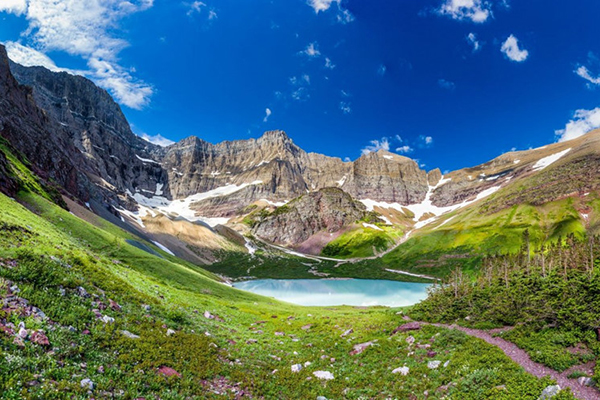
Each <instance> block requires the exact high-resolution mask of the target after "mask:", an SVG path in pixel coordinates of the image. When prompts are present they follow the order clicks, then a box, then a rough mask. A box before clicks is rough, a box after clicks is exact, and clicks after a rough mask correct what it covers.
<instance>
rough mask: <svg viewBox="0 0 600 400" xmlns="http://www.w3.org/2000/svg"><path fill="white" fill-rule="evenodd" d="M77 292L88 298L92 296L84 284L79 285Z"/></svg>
mask: <svg viewBox="0 0 600 400" xmlns="http://www.w3.org/2000/svg"><path fill="white" fill-rule="evenodd" d="M77 294H79V296H81V297H83V298H86V299H87V298H89V297H90V294H89V293H88V292H87V290H85V289H84V288H83V287H82V286H78V287H77Z"/></svg>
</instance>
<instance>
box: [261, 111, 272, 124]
mask: <svg viewBox="0 0 600 400" xmlns="http://www.w3.org/2000/svg"><path fill="white" fill-rule="evenodd" d="M271 114H272V112H271V109H270V108H265V117H264V118H263V122H267V121H268V120H269V117H270V116H271Z"/></svg>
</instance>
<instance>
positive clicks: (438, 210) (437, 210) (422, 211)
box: [359, 177, 500, 229]
mask: <svg viewBox="0 0 600 400" xmlns="http://www.w3.org/2000/svg"><path fill="white" fill-rule="evenodd" d="M448 181H450V178H448V179H443V177H442V179H441V180H440V181H439V182H438V184H437V185H435V186H429V190H428V191H427V194H426V195H425V200H423V202H421V203H419V204H411V205H408V206H405V205H402V204H399V203H385V202H377V201H374V200H370V199H365V200H359V201H360V202H361V203H363V204H364V205H365V206H366V207H367V210H368V211H373V208H374V207H381V208H391V209H395V210H398V211H402V212H404V211H403V210H402V209H407V210H410V211H411V212H412V213H413V214H414V221H416V224H415V226H414V229H419V228H422V227H424V226H425V225H428V224H430V223H432V222H433V221H435V220H436V219H437V218H438V217H439V216H440V215H443V214H446V213H449V212H451V211H454V210H458V209H459V208H463V207H466V206H468V205H470V204H472V203H475V202H476V201H478V200H481V199H483V198H485V197H488V196H490V195H492V194H493V193H495V192H496V191H497V190H499V189H500V186H494V187H491V188H488V189H486V190H484V191H482V192H481V193H479V194H478V195H477V197H475V199H473V200H471V201H464V202H462V203H459V204H454V205H451V206H446V207H438V206H435V205H433V204H432V202H431V195H432V194H433V191H434V190H435V189H437V188H438V187H440V186H442V185H444V184H445V183H447V182H448ZM428 214H430V215H433V216H432V217H431V218H427V219H426V220H424V221H421V219H422V217H423V216H424V215H428Z"/></svg>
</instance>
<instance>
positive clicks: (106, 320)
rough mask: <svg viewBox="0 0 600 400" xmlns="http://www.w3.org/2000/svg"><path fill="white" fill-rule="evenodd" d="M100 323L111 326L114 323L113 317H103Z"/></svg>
mask: <svg viewBox="0 0 600 400" xmlns="http://www.w3.org/2000/svg"><path fill="white" fill-rule="evenodd" d="M102 321H103V322H104V323H105V324H112V323H113V322H115V319H114V318H113V317H109V316H108V315H105V316H103V317H102Z"/></svg>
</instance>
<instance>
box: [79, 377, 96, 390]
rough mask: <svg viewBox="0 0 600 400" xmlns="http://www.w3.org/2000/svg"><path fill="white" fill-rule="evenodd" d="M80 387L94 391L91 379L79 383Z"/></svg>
mask: <svg viewBox="0 0 600 400" xmlns="http://www.w3.org/2000/svg"><path fill="white" fill-rule="evenodd" d="M79 385H81V387H82V388H83V389H87V390H94V382H92V380H91V379H90V378H85V379H82V380H81V382H79Z"/></svg>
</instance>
